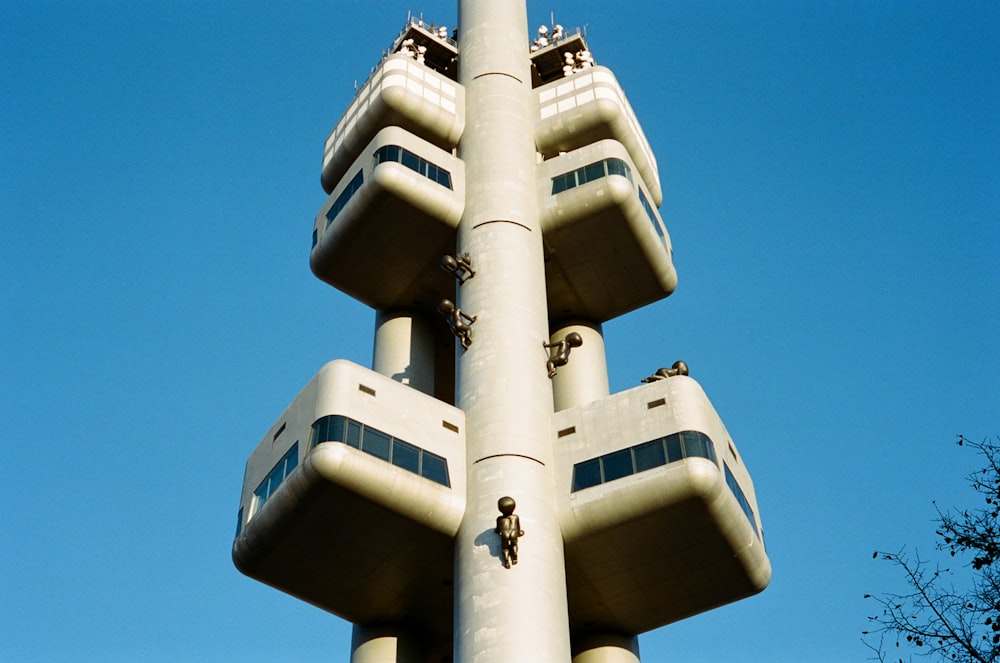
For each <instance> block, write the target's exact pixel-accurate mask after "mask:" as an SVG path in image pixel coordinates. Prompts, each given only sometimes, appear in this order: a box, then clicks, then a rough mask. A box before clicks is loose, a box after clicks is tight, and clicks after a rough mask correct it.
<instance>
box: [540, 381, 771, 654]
mask: <svg viewBox="0 0 1000 663" xmlns="http://www.w3.org/2000/svg"><path fill="white" fill-rule="evenodd" d="M553 423H554V430H555V431H556V433H555V437H556V442H555V446H556V453H557V458H558V459H559V460H558V462H557V464H556V474H557V482H558V486H559V492H560V494H562V495H564V496H565V498H564V500H563V502H562V504H561V514H560V521H561V528H562V532H563V539H564V541H565V545H566V578H567V587H568V590H569V611H570V628H571V631H572V632H574V633H578V634H581V635H583V634H586V633H587V632H590V631H593V630H594V629H597V630H602V631H603V630H606V631H610V632H619V633H630V634H638V633H643V632H646V631H649V630H652V629H654V628H658V627H660V626H663V625H665V624H669V623H671V622H674V621H677V620H680V619H683V618H685V617H689V616H691V615H694V614H697V613H700V612H704V611H706V610H710V609H712V608H715V607H717V606H720V605H723V604H726V603H730V602H732V601H736V600H738V599H741V598H744V597H747V596H750V595H752V594H756V593H757V592H759V591H761V590H763V589H764V588H765V587H766V586H767V584H768V582H769V581H770V578H771V564H770V561H769V559H768V557H767V553H766V551H765V549H764V541H763V533H762V529H761V524H760V516H759V511H758V508H757V498H756V494H755V493H754V488H753V483H752V482H751V480H750V475H749V473H748V471H747V469H746V466H745V465H744V463H743V462H742V460H741V459H740V457H739V455H738V453H737V451H736V447H735V446H734V444H733V441H732V439H731V438H730V436H729V433H728V432H727V431H726V428H725V426H724V425H723V423H722V420H721V419H720V418H719V415H718V414H717V413H716V411H715V409H714V408H713V407H712V404H711V403H710V402H709V400H708V398H707V397H706V396H705V392H704V391H702V389H701V387H700V386H699V385H698V383H697V382H696V381H695V380H693V379H691V378H690V377H686V376H683V375H678V376H673V377H669V378H665V379H662V380H657V381H654V382H652V383H650V384H647V385H643V386H641V387H636V388H634V389H630V390H628V391H624V392H620V393H617V394H613V395H611V396H608V397H607V398H605V399H602V400H598V401H593V402H591V403H587V404H585V405H581V406H578V407H575V408H570V409H567V410H563V411H561V412H557V413H556V414H555V416H554V419H553Z"/></svg>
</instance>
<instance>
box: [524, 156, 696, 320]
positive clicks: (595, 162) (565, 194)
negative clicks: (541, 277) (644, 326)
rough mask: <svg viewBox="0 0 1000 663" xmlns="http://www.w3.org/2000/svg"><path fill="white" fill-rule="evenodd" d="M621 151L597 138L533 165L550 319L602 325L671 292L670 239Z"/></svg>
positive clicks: (674, 277)
mask: <svg viewBox="0 0 1000 663" xmlns="http://www.w3.org/2000/svg"><path fill="white" fill-rule="evenodd" d="M635 171H636V167H635V164H634V163H633V162H632V160H631V158H630V153H629V152H628V150H626V149H625V147H624V146H623V145H622V144H621V143H619V142H617V141H614V140H601V141H598V142H596V143H591V144H590V145H586V146H584V147H581V148H579V149H576V150H573V151H572V152H567V153H566V154H563V155H561V156H558V157H555V158H552V159H549V160H547V161H544V162H542V163H541V164H539V176H538V197H539V198H538V200H539V202H538V207H539V210H540V212H541V228H542V235H543V238H544V246H545V260H546V262H545V279H546V296H547V297H548V306H549V317H550V318H551V319H552V320H560V319H562V320H565V319H572V318H583V319H586V320H593V321H595V322H604V321H606V320H610V319H612V318H615V317H617V316H619V315H622V314H624V313H627V312H629V311H631V310H634V309H637V308H639V307H641V306H645V305H646V304H650V303H652V302H655V301H658V300H660V299H663V298H664V297H666V296H668V295H669V294H670V293H672V292H673V291H674V288H676V286H677V272H676V270H675V268H674V264H673V251H672V247H671V244H670V235H669V234H668V233H667V229H666V227H665V226H664V224H663V220H662V219H661V218H660V215H659V212H658V211H657V209H656V207H655V206H654V205H653V204H652V203H651V201H650V197H651V196H650V195H649V194H648V192H647V191H646V190H645V187H644V182H643V180H642V179H641V178H638V177H636V176H635V174H634V173H635Z"/></svg>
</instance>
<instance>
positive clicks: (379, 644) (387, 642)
mask: <svg viewBox="0 0 1000 663" xmlns="http://www.w3.org/2000/svg"><path fill="white" fill-rule="evenodd" d="M351 663H425V659H424V656H423V653H422V652H421V651H420V648H419V647H418V646H417V645H416V642H415V641H413V639H412V638H410V637H408V635H407V634H405V633H402V632H400V631H399V630H398V629H393V628H389V627H384V628H374V627H364V626H358V625H357V624H355V625H354V628H353V630H352V631H351Z"/></svg>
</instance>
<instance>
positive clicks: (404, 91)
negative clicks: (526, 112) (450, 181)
mask: <svg viewBox="0 0 1000 663" xmlns="http://www.w3.org/2000/svg"><path fill="white" fill-rule="evenodd" d="M430 28H431V26H427V25H424V24H423V23H422V22H420V21H417V20H415V19H411V20H410V22H409V24H408V25H407V27H406V28H405V29H404V30H403V32H401V33H400V35H399V36H398V37H397V38H396V40H395V41H394V42H393V47H392V50H391V51H390V52H389V53H388V54H387V55H385V56H384V57H383V59H382V61H381V62H380V63H379V65H378V66H377V67H376V68H375V71H374V72H372V74H371V76H369V78H368V80H367V81H365V84H364V85H363V86H362V87H361V89H360V90H358V92H357V94H356V95H355V97H354V100H353V101H352V102H351V104H350V105H349V106H348V107H347V110H346V111H344V114H343V115H342V116H341V118H340V120H339V121H338V122H337V124H336V126H335V127H334V128H333V131H331V132H330V135H329V136H328V137H327V139H326V145H325V148H324V151H323V170H322V175H321V177H320V181H321V183H322V185H323V189H324V190H325V191H326V192H327V193H330V192H331V191H333V189H334V187H336V186H337V182H338V181H340V179H341V178H342V177H343V176H344V174H345V173H346V172H347V169H348V168H349V167H350V165H351V163H352V162H353V161H354V160H355V159H356V158H357V157H358V154H359V153H360V152H361V150H362V149H363V148H364V146H365V145H367V144H368V142H369V141H371V139H372V137H373V136H374V135H375V134H376V133H377V132H378V131H379V130H380V129H382V128H383V127H386V126H390V125H395V126H399V127H403V128H404V129H407V130H408V131H410V132H412V133H414V134H416V135H417V136H420V137H421V138H423V139H424V140H427V141H429V142H431V143H433V144H434V145H437V146H438V147H440V148H442V149H444V150H448V151H451V150H452V149H454V148H455V147H456V146H457V145H458V141H459V139H460V138H461V136H462V131H463V129H464V128H465V92H464V89H463V88H462V86H461V85H459V84H458V83H457V82H456V80H455V75H456V70H457V56H458V49H457V47H456V45H455V41H454V39H452V38H451V37H450V36H446V35H445V34H442V33H440V32H437V33H432V32H431V30H430ZM436 30H441V29H440V28H437V29H436Z"/></svg>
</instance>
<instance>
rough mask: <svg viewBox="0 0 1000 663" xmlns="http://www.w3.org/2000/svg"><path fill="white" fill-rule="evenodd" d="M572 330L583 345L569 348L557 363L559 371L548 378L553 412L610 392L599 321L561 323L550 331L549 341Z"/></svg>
mask: <svg viewBox="0 0 1000 663" xmlns="http://www.w3.org/2000/svg"><path fill="white" fill-rule="evenodd" d="M573 333H576V334H579V335H580V337H581V338H582V339H583V345H581V346H580V347H578V348H573V349H572V351H571V352H570V355H569V362H568V363H567V364H566V365H565V366H560V367H559V372H558V373H556V376H555V377H554V378H552V396H553V398H554V401H555V403H554V405H555V409H556V412H558V411H560V410H566V409H569V408H571V407H576V406H577V405H583V404H584V403H589V402H591V401H596V400H598V399H599V398H604V397H605V396H607V395H608V394H609V393H611V392H610V388H609V386H608V362H607V358H606V356H605V354H604V333H603V332H602V330H601V325H600V324H599V323H588V322H573V323H564V324H562V325H561V326H560V327H559V328H558V329H556V330H555V331H554V332H553V333H552V338H551V339H549V342H550V343H558V342H559V341H561V340H563V339H565V338H566V336H567V335H569V334H573Z"/></svg>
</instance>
